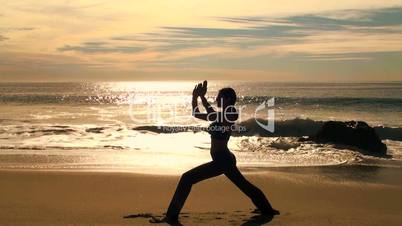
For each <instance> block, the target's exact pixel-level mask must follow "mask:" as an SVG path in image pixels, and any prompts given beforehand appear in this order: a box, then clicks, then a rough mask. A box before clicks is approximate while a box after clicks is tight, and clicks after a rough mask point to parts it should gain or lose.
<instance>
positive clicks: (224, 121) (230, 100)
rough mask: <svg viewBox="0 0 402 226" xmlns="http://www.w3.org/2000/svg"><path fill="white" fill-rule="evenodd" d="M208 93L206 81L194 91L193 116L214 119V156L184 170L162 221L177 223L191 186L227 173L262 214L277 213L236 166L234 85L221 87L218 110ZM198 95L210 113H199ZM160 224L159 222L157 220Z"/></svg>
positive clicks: (212, 147)
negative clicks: (232, 139) (231, 144)
mask: <svg viewBox="0 0 402 226" xmlns="http://www.w3.org/2000/svg"><path fill="white" fill-rule="evenodd" d="M206 92H207V81H204V83H203V84H201V83H199V84H198V85H196V86H195V88H194V90H193V100H192V107H193V116H194V117H196V118H198V119H202V120H207V121H212V124H211V125H210V126H209V127H208V132H209V133H210V134H211V157H212V161H210V162H208V163H205V164H202V165H200V166H197V167H195V168H193V169H191V170H189V171H187V172H185V173H184V174H183V175H182V176H181V178H180V181H179V184H178V185H177V188H176V191H175V193H174V196H173V198H172V201H171V202H170V205H169V208H168V210H167V213H166V216H165V217H164V218H163V219H162V220H161V221H160V222H167V223H178V217H179V213H180V211H181V209H182V208H183V205H184V202H185V201H186V199H187V197H188V195H189V194H190V190H191V187H192V186H193V185H194V184H196V183H198V182H200V181H202V180H206V179H208V178H211V177H216V176H219V175H221V174H225V176H227V177H228V178H229V179H230V180H231V181H232V182H233V183H234V184H235V185H236V186H237V187H238V188H239V189H240V190H241V191H242V192H243V193H245V194H246V195H247V196H248V197H249V198H250V199H251V200H252V202H253V203H254V205H255V206H256V207H257V208H258V210H259V211H260V212H261V214H264V215H269V216H274V215H277V214H279V211H277V210H275V209H273V208H272V206H271V204H270V203H269V201H268V200H267V198H266V197H265V195H264V193H263V192H262V191H261V190H260V189H258V188H257V187H256V186H254V185H253V184H251V183H250V182H249V181H248V180H247V179H246V178H244V176H243V175H242V174H241V172H240V171H239V169H238V168H237V167H236V158H235V156H234V155H233V154H232V153H231V152H230V150H229V149H228V147H227V144H228V141H229V138H230V135H231V129H232V126H233V125H234V122H235V121H236V120H237V118H238V113H237V111H236V109H235V107H234V104H235V102H236V92H235V91H234V90H233V89H232V88H224V89H221V90H220V91H219V93H218V96H217V97H216V102H217V104H218V107H219V108H221V109H222V111H220V112H217V111H215V110H214V108H213V107H212V106H211V105H210V104H209V103H208V101H207V99H206V98H205V94H206ZM198 97H200V98H201V101H202V104H203V106H204V107H205V109H206V111H207V113H200V111H199V109H198ZM155 223H157V222H155Z"/></svg>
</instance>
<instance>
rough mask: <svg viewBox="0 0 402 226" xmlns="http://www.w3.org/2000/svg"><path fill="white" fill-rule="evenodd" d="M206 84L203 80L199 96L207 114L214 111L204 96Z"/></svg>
mask: <svg viewBox="0 0 402 226" xmlns="http://www.w3.org/2000/svg"><path fill="white" fill-rule="evenodd" d="M207 86H208V82H207V80H205V81H204V82H203V84H202V86H201V88H200V97H201V102H202V105H203V106H204V108H205V110H206V111H207V113H208V114H210V113H215V109H214V108H213V107H212V106H211V104H209V102H208V100H207V98H205V95H206V94H207V89H208V88H207Z"/></svg>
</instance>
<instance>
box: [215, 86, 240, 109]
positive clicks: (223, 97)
mask: <svg viewBox="0 0 402 226" xmlns="http://www.w3.org/2000/svg"><path fill="white" fill-rule="evenodd" d="M236 100H237V96H236V92H235V91H234V89H232V88H229V87H228V88H223V89H221V90H219V92H218V96H216V102H217V104H218V107H224V106H230V105H234V104H235V103H236Z"/></svg>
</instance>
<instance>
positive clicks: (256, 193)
mask: <svg viewBox="0 0 402 226" xmlns="http://www.w3.org/2000/svg"><path fill="white" fill-rule="evenodd" d="M225 175H226V176H227V177H228V178H229V179H230V181H232V182H233V183H234V184H235V185H236V186H237V187H238V188H239V189H240V190H241V191H242V192H243V193H245V194H246V195H247V196H248V197H249V198H250V199H251V200H252V202H253V203H254V205H255V206H256V207H257V208H258V209H259V210H260V211H261V212H262V213H264V214H275V213H274V212H275V210H274V209H273V208H272V206H271V204H270V203H269V201H268V199H267V198H266V197H265V195H264V193H263V192H262V191H261V190H260V189H259V188H257V187H256V186H254V185H253V184H252V183H250V182H249V181H248V180H247V179H246V178H245V177H244V176H243V175H242V174H241V172H240V171H239V169H237V167H236V166H234V167H233V168H231V169H229V170H227V171H226V172H225Z"/></svg>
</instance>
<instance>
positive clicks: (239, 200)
mask: <svg viewBox="0 0 402 226" xmlns="http://www.w3.org/2000/svg"><path fill="white" fill-rule="evenodd" d="M243 171H245V170H243ZM246 177H247V178H248V179H249V180H250V181H251V182H253V183H254V184H256V185H257V186H259V187H260V188H261V190H263V191H264V192H265V193H266V194H267V196H268V198H269V199H270V201H271V202H272V204H273V206H274V207H275V208H277V209H279V210H280V211H281V215H280V216H277V217H275V218H274V219H268V218H261V217H259V216H258V215H257V214H254V213H252V210H254V207H253V206H252V203H251V202H250V201H249V200H248V199H247V197H246V196H244V195H243V194H242V193H241V192H240V191H239V190H238V189H237V188H236V187H235V186H234V185H232V184H231V182H230V181H229V180H228V179H227V178H225V177H224V176H219V177H217V178H213V179H210V180H207V181H203V182H201V183H199V184H197V185H195V186H194V187H193V190H192V193H191V194H190V197H189V199H188V202H187V203H186V205H185V207H184V210H183V214H182V215H181V218H180V220H181V223H182V224H183V225H262V224H266V225H309V226H311V225H387V226H389V225H395V226H396V225H398V226H399V225H401V222H402V179H401V178H402V170H401V169H400V168H381V167H352V166H345V167H311V168H281V169H269V170H264V171H261V170H258V171H257V170H247V174H246ZM178 179H179V177H178V176H160V175H145V174H132V173H117V172H62V171H58V172H57V171H53V172H49V171H32V170H31V171H24V170H1V171H0V225H152V224H150V223H149V222H148V221H149V218H147V217H149V216H150V215H152V216H160V215H162V214H163V212H164V211H165V208H166V207H167V205H168V203H169V201H170V198H171V196H172V194H173V192H174V189H175V187H176V184H177V182H178ZM138 214H139V215H140V216H142V217H136V218H123V217H124V216H127V215H138ZM162 225H163V224H162Z"/></svg>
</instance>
